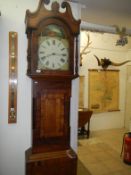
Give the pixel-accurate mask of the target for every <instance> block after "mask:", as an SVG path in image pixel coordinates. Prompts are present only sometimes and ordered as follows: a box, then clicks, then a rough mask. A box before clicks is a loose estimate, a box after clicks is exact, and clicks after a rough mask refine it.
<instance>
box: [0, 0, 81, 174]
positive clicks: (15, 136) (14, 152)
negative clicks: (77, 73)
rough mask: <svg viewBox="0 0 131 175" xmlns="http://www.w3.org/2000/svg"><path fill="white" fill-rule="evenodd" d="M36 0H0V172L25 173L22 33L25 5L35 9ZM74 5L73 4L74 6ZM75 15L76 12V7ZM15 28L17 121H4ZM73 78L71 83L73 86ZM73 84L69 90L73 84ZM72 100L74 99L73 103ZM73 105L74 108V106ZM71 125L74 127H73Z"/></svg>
mask: <svg viewBox="0 0 131 175" xmlns="http://www.w3.org/2000/svg"><path fill="white" fill-rule="evenodd" d="M37 6H38V1H37V0H19V1H18V0H12V1H11V0H6V1H3V0H1V1H0V10H1V13H2V16H1V17H0V41H1V42H0V82H1V83H0V175H24V174H25V150H26V149H27V148H29V147H30V146H31V80H30V79H29V78H28V77H27V76H26V69H27V61H26V55H27V54H26V50H27V39H26V35H25V24H24V19H25V12H26V9H30V10H31V11H35V10H36V8H37ZM75 8H76V7H75ZM75 8H73V10H74V11H75V15H76V16H79V10H78V8H77V9H76V10H75ZM9 31H16V32H18V99H17V123H16V124H8V64H9V62H8V59H9V54H8V53H9V52H8V33H9ZM77 81H78V80H74V82H73V84H74V85H75V84H76V86H77ZM74 85H73V88H72V89H73V92H74V89H75V87H74ZM77 101H78V98H77V95H76V94H75V93H73V96H72V106H73V110H72V112H71V114H72V120H71V125H72V134H71V138H72V139H71V145H72V146H73V148H74V149H75V150H76V147H77V140H76V138H77V127H76V126H77V113H75V111H76V110H77V103H76V102H77ZM73 102H75V103H73ZM75 109H76V110H75ZM73 128H74V129H73Z"/></svg>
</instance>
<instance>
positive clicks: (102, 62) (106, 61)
mask: <svg viewBox="0 0 131 175" xmlns="http://www.w3.org/2000/svg"><path fill="white" fill-rule="evenodd" d="M94 56H95V58H96V59H97V62H98V66H102V68H103V69H106V68H107V67H108V66H110V65H112V66H122V65H124V64H126V63H128V62H131V60H126V61H124V62H122V63H114V62H112V61H111V60H110V59H108V58H103V59H99V58H98V57H97V56H96V55H94Z"/></svg>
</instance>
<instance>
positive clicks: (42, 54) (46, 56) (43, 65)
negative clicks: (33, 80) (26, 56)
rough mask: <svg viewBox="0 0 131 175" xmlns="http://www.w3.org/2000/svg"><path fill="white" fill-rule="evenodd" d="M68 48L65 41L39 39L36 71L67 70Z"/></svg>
mask: <svg viewBox="0 0 131 175" xmlns="http://www.w3.org/2000/svg"><path fill="white" fill-rule="evenodd" d="M68 51H69V48H68V42H67V40H66V39H61V38H58V37H47V36H46V37H41V41H40V44H39V49H38V59H39V60H38V69H40V70H68V68H69V62H68V61H69V60H68V58H69V53H68Z"/></svg>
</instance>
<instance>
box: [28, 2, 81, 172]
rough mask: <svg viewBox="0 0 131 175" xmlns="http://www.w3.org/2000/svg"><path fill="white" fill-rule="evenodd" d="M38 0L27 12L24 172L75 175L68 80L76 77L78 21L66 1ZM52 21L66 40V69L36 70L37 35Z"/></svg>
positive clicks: (75, 162) (69, 81)
mask: <svg viewBox="0 0 131 175" xmlns="http://www.w3.org/2000/svg"><path fill="white" fill-rule="evenodd" d="M49 3H50V1H47V0H40V2H39V6H38V9H37V10H36V11H35V12H34V13H31V12H30V11H29V10H27V11H26V18H25V23H26V34H27V38H28V50H27V54H28V55H27V61H28V69H27V75H28V76H29V77H30V78H31V79H32V147H31V148H29V149H28V150H27V151H26V175H43V174H48V175H67V174H68V175H76V168H77V155H76V153H75V152H74V151H73V150H72V149H71V147H70V98H71V81H72V79H74V78H76V77H78V35H79V32H80V28H79V26H80V20H78V21H77V20H75V19H74V18H73V15H72V12H71V8H70V6H69V4H68V3H67V2H63V3H62V5H61V7H62V8H63V9H65V12H62V13H61V12H60V11H59V8H60V6H59V4H58V3H57V2H54V3H52V6H51V10H47V9H46V8H45V6H46V5H48V4H49ZM50 24H55V25H58V26H60V27H61V28H62V29H63V31H64V32H65V35H66V37H67V38H68V41H69V68H68V70H64V71H63V70H40V71H38V70H37V64H38V36H39V33H40V32H42V30H43V29H44V27H45V26H47V25H50Z"/></svg>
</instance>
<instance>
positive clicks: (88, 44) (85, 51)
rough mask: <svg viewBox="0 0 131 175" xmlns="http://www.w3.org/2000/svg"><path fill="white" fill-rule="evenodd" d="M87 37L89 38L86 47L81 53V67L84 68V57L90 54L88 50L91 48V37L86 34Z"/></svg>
mask: <svg viewBox="0 0 131 175" xmlns="http://www.w3.org/2000/svg"><path fill="white" fill-rule="evenodd" d="M86 36H87V43H86V46H85V47H84V48H83V49H82V51H81V52H80V66H82V60H83V55H86V54H88V53H90V51H89V50H88V48H89V46H90V44H91V42H90V36H89V34H87V33H86Z"/></svg>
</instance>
